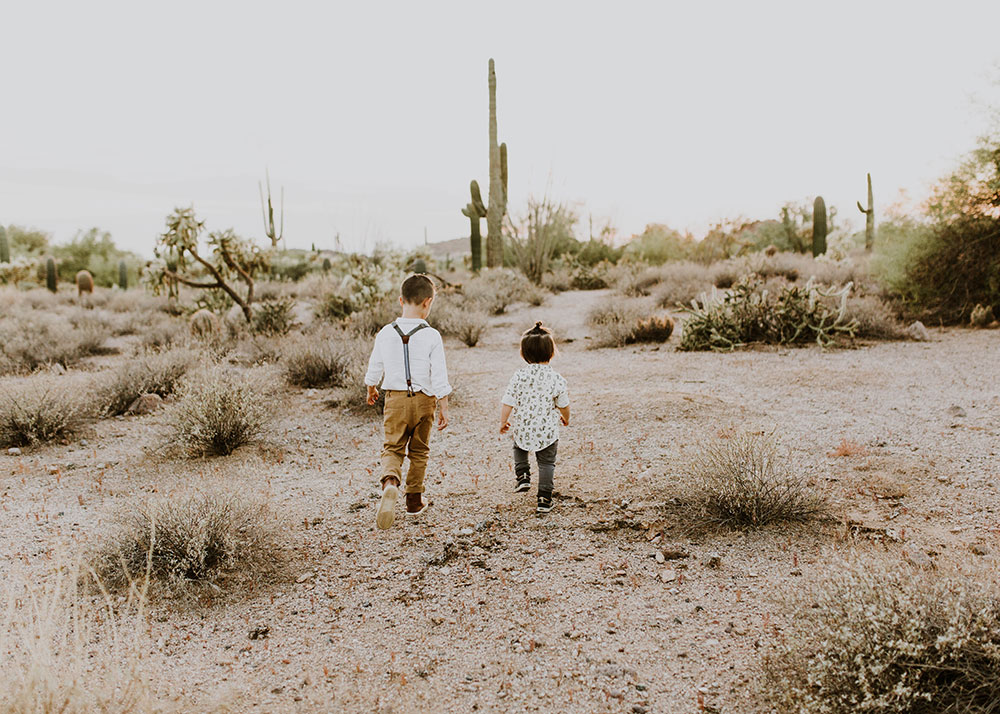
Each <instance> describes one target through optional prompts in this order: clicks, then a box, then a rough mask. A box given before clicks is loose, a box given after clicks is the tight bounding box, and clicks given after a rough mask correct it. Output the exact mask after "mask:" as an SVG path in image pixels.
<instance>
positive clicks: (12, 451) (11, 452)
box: [7, 446, 21, 456]
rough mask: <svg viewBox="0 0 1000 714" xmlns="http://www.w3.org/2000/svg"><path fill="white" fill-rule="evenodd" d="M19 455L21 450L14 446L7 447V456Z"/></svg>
mask: <svg viewBox="0 0 1000 714" xmlns="http://www.w3.org/2000/svg"><path fill="white" fill-rule="evenodd" d="M20 455H21V450H20V449H19V448H17V447H16V446H12V447H10V448H9V449H7V456H20Z"/></svg>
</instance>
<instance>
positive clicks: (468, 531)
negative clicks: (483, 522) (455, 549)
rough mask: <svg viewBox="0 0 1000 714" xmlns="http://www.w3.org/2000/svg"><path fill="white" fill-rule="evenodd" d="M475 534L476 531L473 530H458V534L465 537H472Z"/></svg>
mask: <svg viewBox="0 0 1000 714" xmlns="http://www.w3.org/2000/svg"><path fill="white" fill-rule="evenodd" d="M473 533H475V531H474V530H472V529H471V528H459V529H458V534H459V535H464V536H465V535H472V534H473Z"/></svg>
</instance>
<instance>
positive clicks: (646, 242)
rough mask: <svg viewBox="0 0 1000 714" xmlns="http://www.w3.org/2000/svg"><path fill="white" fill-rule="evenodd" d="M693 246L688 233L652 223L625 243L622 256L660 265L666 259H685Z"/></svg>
mask: <svg viewBox="0 0 1000 714" xmlns="http://www.w3.org/2000/svg"><path fill="white" fill-rule="evenodd" d="M695 247H696V243H695V241H694V239H693V238H692V237H691V236H690V235H684V234H682V233H680V232H678V231H675V230H674V229H672V228H669V227H667V226H664V225H660V224H656V223H653V224H650V225H648V226H646V229H645V230H644V231H643V232H642V233H640V234H639V235H637V236H635V237H634V238H632V240H631V241H629V242H628V243H627V244H626V245H625V248H624V251H623V257H624V258H625V259H627V260H635V261H640V262H643V263H649V264H650V265H662V264H663V263H666V262H667V261H668V260H685V259H687V258H689V257H691V256H692V255H693V251H694V249H695Z"/></svg>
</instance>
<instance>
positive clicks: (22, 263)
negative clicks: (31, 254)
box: [0, 257, 41, 285]
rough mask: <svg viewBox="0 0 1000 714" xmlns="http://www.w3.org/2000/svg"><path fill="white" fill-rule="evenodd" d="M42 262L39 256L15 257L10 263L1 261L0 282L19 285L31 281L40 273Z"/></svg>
mask: <svg viewBox="0 0 1000 714" xmlns="http://www.w3.org/2000/svg"><path fill="white" fill-rule="evenodd" d="M40 267H41V266H40V264H39V262H38V259H37V258H24V257H21V258H14V260H13V261H11V262H9V263H0V284H3V285H18V284H19V283H23V282H26V281H30V280H32V279H34V278H35V276H36V275H38V270H39V268H40Z"/></svg>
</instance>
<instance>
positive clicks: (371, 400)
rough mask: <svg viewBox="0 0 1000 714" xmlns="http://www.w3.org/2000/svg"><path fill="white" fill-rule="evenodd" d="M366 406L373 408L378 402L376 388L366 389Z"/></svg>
mask: <svg viewBox="0 0 1000 714" xmlns="http://www.w3.org/2000/svg"><path fill="white" fill-rule="evenodd" d="M366 401H367V402H368V406H373V405H374V404H375V402H377V401H378V387H368V399H367V400H366Z"/></svg>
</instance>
